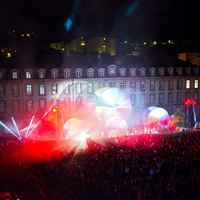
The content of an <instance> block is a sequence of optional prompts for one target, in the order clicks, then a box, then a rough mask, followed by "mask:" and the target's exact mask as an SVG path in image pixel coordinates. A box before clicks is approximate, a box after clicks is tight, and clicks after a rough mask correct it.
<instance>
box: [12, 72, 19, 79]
mask: <svg viewBox="0 0 200 200" xmlns="http://www.w3.org/2000/svg"><path fill="white" fill-rule="evenodd" d="M12 79H18V73H17V71H13V72H12Z"/></svg>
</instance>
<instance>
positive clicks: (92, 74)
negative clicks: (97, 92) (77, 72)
mask: <svg viewBox="0 0 200 200" xmlns="http://www.w3.org/2000/svg"><path fill="white" fill-rule="evenodd" d="M87 76H88V77H89V78H92V77H94V68H88V70H87Z"/></svg>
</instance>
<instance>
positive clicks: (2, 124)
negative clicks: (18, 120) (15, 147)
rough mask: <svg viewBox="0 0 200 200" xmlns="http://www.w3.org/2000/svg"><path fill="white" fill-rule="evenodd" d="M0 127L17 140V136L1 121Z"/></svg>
mask: <svg viewBox="0 0 200 200" xmlns="http://www.w3.org/2000/svg"><path fill="white" fill-rule="evenodd" d="M0 125H1V126H3V127H4V128H5V129H6V130H7V131H8V132H9V133H10V134H12V135H13V136H15V137H16V138H17V139H19V137H18V135H16V134H15V133H14V132H13V131H12V130H11V129H10V128H9V127H7V126H6V125H5V124H4V123H3V122H2V121H0Z"/></svg>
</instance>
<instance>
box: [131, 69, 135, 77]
mask: <svg viewBox="0 0 200 200" xmlns="http://www.w3.org/2000/svg"><path fill="white" fill-rule="evenodd" d="M130 75H131V76H136V68H130Z"/></svg>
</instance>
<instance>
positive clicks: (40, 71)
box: [38, 69, 45, 79]
mask: <svg viewBox="0 0 200 200" xmlns="http://www.w3.org/2000/svg"><path fill="white" fill-rule="evenodd" d="M38 77H39V78H40V79H44V78H45V70H43V69H40V70H39V71H38Z"/></svg>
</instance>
